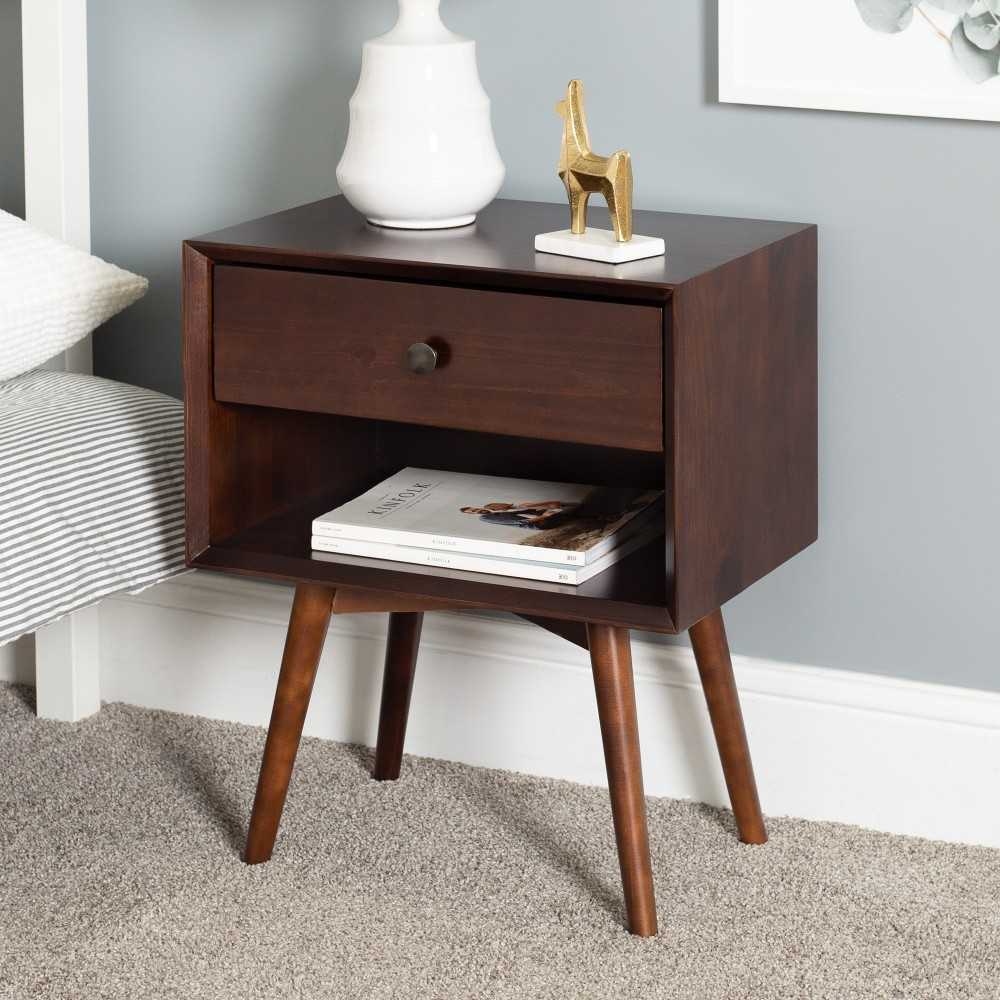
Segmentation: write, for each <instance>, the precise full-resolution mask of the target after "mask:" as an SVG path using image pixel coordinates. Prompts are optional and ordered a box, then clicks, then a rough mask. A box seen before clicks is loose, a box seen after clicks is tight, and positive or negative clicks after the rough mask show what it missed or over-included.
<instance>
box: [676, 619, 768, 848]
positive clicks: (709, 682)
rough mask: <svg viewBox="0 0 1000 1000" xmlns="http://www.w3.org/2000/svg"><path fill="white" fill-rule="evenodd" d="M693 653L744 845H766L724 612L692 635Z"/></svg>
mask: <svg viewBox="0 0 1000 1000" xmlns="http://www.w3.org/2000/svg"><path fill="white" fill-rule="evenodd" d="M688 634H689V635H690V636H691V646H692V647H693V648H694V655H695V659H696V660H697V661H698V671H699V673H700V674H701V686H702V688H703V690H704V692H705V700H706V701H707V702H708V714H709V715H710V716H711V719H712V728H713V729H714V730H715V742H716V744H717V745H718V747H719V757H720V758H721V759H722V771H723V774H725V776H726V787H727V788H728V789H729V801H730V802H731V803H732V806H733V814H734V815H735V817H736V826H737V829H738V830H739V832H740V840H742V841H743V843H745V844H765V843H767V828H766V827H765V826H764V817H763V816H762V815H761V811H760V800H759V799H758V797H757V782H756V781H755V780H754V776H753V764H752V763H751V761H750V747H749V745H748V743H747V734H746V730H745V729H744V728H743V713H742V712H741V711H740V696H739V693H738V692H737V690H736V679H735V678H734V677H733V661H732V658H731V657H730V655H729V643H728V642H727V641H726V626H725V624H724V623H723V621H722V612H721V611H713V612H712V614H710V615H709V616H708V617H707V618H703V619H702V620H701V621H700V622H698V623H697V624H696V625H692V626H691V628H690V629H689V630H688Z"/></svg>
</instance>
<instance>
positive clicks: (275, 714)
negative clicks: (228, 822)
mask: <svg viewBox="0 0 1000 1000" xmlns="http://www.w3.org/2000/svg"><path fill="white" fill-rule="evenodd" d="M332 607H333V590H331V589H330V588H329V587H317V586H312V585H310V584H300V585H299V586H298V587H296V588H295V600H294V602H293V603H292V616H291V619H290V620H289V623H288V636H287V638H286V639H285V652H284V655H283V656H282V659H281V672H280V674H279V675H278V687H277V690H276V692H275V695H274V708H273V710H272V712H271V724H270V726H269V727H268V730H267V741H266V743H265V744H264V759H263V762H262V763H261V767H260V778H259V779H258V782H257V794H256V796H255V797H254V802H253V812H252V814H251V816H250V831H249V833H248V834H247V843H246V851H245V853H244V860H245V861H246V862H247V864H251V865H255V864H260V863H261V862H262V861H267V860H268V859H269V858H270V857H271V854H272V852H273V850H274V841H275V838H276V837H277V835H278V824H279V823H280V822H281V812H282V810H283V809H284V807H285V797H286V796H287V794H288V783H289V781H291V777H292V768H293V767H294V766H295V756H296V754H297V753H298V750H299V743H300V742H301V739H302V727H303V725H304V724H305V720H306V712H307V711H308V709H309V699H310V697H311V695H312V689H313V682H314V681H315V680H316V669H317V667H318V666H319V658H320V656H321V655H322V653H323V643H324V641H325V640H326V632H327V629H328V628H329V625H330V612H331V609H332Z"/></svg>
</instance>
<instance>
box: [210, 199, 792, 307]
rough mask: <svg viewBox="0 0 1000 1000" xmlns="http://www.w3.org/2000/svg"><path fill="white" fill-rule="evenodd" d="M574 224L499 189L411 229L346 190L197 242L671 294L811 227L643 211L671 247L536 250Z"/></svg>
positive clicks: (457, 279) (247, 259) (304, 262)
mask: <svg viewBox="0 0 1000 1000" xmlns="http://www.w3.org/2000/svg"><path fill="white" fill-rule="evenodd" d="M565 228H566V205H565V203H562V204H557V203H553V204H550V203H547V202H530V201H511V200H508V199H503V198H498V199H497V200H496V201H494V202H493V203H492V204H491V205H488V206H487V207H486V208H484V209H483V211H482V212H480V213H479V216H478V217H477V219H476V224H475V225H474V226H466V227H464V228H463V229H452V230H444V231H440V232H436V233H435V232H423V233H405V232H399V231H394V230H390V229H379V228H377V227H375V226H371V225H369V224H368V223H367V222H366V221H365V220H364V219H363V218H362V217H361V216H360V215H358V213H357V212H355V211H354V209H353V208H351V206H350V205H349V204H348V203H347V200H346V199H345V198H343V197H336V198H325V199H323V200H322V201H316V202H312V203H311V204H308V205H301V206H299V207H298V208H292V209H289V210H288V211H285V212H278V213H277V214H275V215H269V216H266V217H264V218H261V219H254V220H252V221H250V222H244V223H241V224H240V225H237V226H232V227H230V228H229V229H224V230H220V231H218V232H215V233H209V234H206V235H204V236H200V237H198V238H197V239H195V240H193V241H192V243H193V244H194V246H195V247H196V248H197V249H200V250H202V251H203V252H205V253H207V254H208V255H209V256H210V257H211V258H212V259H213V260H216V261H219V262H225V263H228V262H237V263H252V264H263V265H268V266H279V267H293V268H299V269H303V270H317V271H330V272H337V273H341V274H366V275H370V276H374V277H379V278H402V279H404V280H408V281H441V282H445V283H448V284H455V285H464V286H469V285H475V286H478V287H481V288H504V289H516V290H518V291H525V290H527V291H547V292H556V293H559V294H568V295H584V296H588V297H594V296H599V297H604V298H612V299H620V300H623V301H625V300H628V301H638V302H653V303H663V302H665V301H666V300H667V299H668V298H669V297H670V293H671V290H672V289H673V288H675V287H676V286H678V285H682V284H684V283H685V282H687V281H690V280H691V279H692V278H696V277H698V276H700V275H704V274H707V273H709V272H711V271H714V270H716V269H717V268H720V267H722V266H723V265H725V264H727V263H728V262H729V261H732V260H736V259H738V258H740V257H745V256H746V255H748V254H751V253H754V252H755V251H757V250H759V249H761V248H762V247H766V246H770V245H771V244H772V243H775V242H777V241H780V240H783V239H785V238H786V237H789V236H792V235H794V234H795V233H798V232H801V231H802V230H803V229H805V228H806V227H805V226H803V225H801V224H799V223H794V222H767V221H761V220H758V219H731V218H724V217H717V216H710V215H680V214H676V213H671V212H644V211H637V212H636V213H635V231H636V232H637V233H642V234H643V235H645V236H659V237H662V239H663V240H664V241H665V242H666V244H667V253H666V256H663V257H653V258H651V259H649V260H640V261H634V262H632V263H629V264H619V265H611V264H601V263H599V262H597V261H590V260H575V259H573V258H570V257H560V256H558V255H556V254H548V253H536V252H535V236H536V235H537V234H538V233H545V232H551V231H553V230H558V229H565Z"/></svg>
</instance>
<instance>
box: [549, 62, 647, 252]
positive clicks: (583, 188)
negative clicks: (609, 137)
mask: <svg viewBox="0 0 1000 1000" xmlns="http://www.w3.org/2000/svg"><path fill="white" fill-rule="evenodd" d="M556 111H557V112H558V113H559V114H560V115H561V116H562V118H563V120H564V122H565V125H564V127H563V140H562V154H561V156H560V157H559V177H560V179H561V180H562V182H563V184H565V185H566V193H567V194H568V195H569V206H570V213H571V216H572V222H571V224H570V230H571V231H572V232H573V233H575V234H576V235H578V236H579V235H582V234H583V233H584V232H586V229H587V202H588V201H589V200H590V196H591V195H592V194H603V195H604V198H605V200H606V201H607V203H608V209H609V211H610V212H611V223H612V225H613V226H614V230H615V239H616V240H617V241H618V242H619V243H627V242H628V241H629V240H631V239H632V158H631V157H630V156H629V154H628V153H626V152H625V150H624V149H621V150H619V151H618V152H617V153H613V154H612V155H611V156H596V155H595V154H594V151H593V149H592V147H591V145H590V133H589V132H588V131H587V116H586V114H585V112H584V110H583V84H582V83H581V82H580V81H579V80H570V83H569V87H568V88H567V89H566V98H565V100H562V101H560V102H559V103H558V104H557V105H556Z"/></svg>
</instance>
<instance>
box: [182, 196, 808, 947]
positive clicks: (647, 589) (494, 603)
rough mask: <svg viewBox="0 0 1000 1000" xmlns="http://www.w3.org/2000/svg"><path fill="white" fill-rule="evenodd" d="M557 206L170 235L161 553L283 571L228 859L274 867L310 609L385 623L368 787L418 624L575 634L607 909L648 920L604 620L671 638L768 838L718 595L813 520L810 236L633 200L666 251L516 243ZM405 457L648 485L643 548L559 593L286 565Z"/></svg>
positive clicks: (624, 708) (315, 646)
mask: <svg viewBox="0 0 1000 1000" xmlns="http://www.w3.org/2000/svg"><path fill="white" fill-rule="evenodd" d="M565 215H566V209H565V207H564V206H560V205H546V204H532V203H526V202H515V201H497V202H495V203H494V204H493V205H491V206H490V207H489V208H488V209H487V210H486V211H484V212H483V213H482V214H481V215H480V217H479V220H478V222H477V224H476V225H475V226H472V227H468V228H466V229H459V230H450V231H443V232H436V233H409V232H394V231H389V230H378V229H374V228H373V227H371V226H369V225H367V224H366V223H365V222H364V221H363V220H362V219H361V218H360V217H359V216H358V215H357V214H355V212H354V211H353V210H352V209H351V208H350V207H349V206H348V204H347V203H346V202H345V201H344V199H343V198H330V199H327V200H325V201H319V202H316V203H315V204H312V205H305V206H303V207H301V208H296V209H293V210H291V211H288V212H282V213H279V214H278V215H272V216H269V217H267V218H265V219H259V220H257V221H255V222H249V223H246V224H244V225H240V226H236V227H234V228H232V229H227V230H224V231H222V232H219V233H214V234H212V235H209V236H204V237H201V238H200V239H196V240H191V241H189V242H187V243H185V245H184V368H185V388H186V397H187V493H188V511H187V513H188V521H187V543H188V560H189V563H190V565H191V566H196V567H199V568H202V569H211V570H222V571H226V572H230V573H239V574H243V575H248V576H258V577H265V578H269V579H273V580H284V581H288V582H292V583H294V584H295V585H296V592H295V602H294V606H293V610H292V617H291V622H290V623H289V629H288V639H287V643H286V646H285V654H284V658H283V660H282V665H281V672H280V676H279V678H278V690H277V694H276V696H275V702H274V712H273V715H272V718H271V726H270V730H269V732H268V737H267V744H266V748H265V751H264V761H263V765H262V767H261V774H260V783H259V785H258V789H257V796H256V800H255V802H254V808H253V815H252V818H251V822H250V833H249V837H248V840H247V847H246V860H247V861H248V862H260V861H266V860H267V859H268V858H269V857H270V856H271V851H272V849H273V846H274V840H275V836H276V834H277V829H278V822H279V819H280V816H281V810H282V807H283V805H284V800H285V794H286V791H287V788H288V782H289V778H290V776H291V771H292V766H293V763H294V760H295V754H296V751H297V749H298V744H299V739H300V736H301V732H302V725H303V721H304V719H305V714H306V709H307V707H308V703H309V695H310V692H311V689H312V684H313V678H314V677H315V672H316V666H317V663H318V660H319V655H320V651H321V649H322V646H323V641H324V637H325V635H326V631H327V626H328V624H329V620H330V615H331V613H333V614H336V613H345V612H359V611H388V612H390V613H391V614H390V619H389V645H388V651H387V654H386V666H385V678H384V682H383V693H382V708H381V716H380V721H379V733H378V745H377V749H376V763H375V777H376V778H378V779H380V780H383V779H394V778H396V777H398V775H399V766H400V757H401V755H402V751H403V737H404V733H405V729H406V717H407V709H408V706H409V700H410V691H411V686H412V683H413V675H414V666H415V663H416V657H417V647H418V643H419V639H420V627H421V622H422V619H423V613H424V612H425V611H461V610H463V609H470V608H495V609H502V610H504V611H510V612H513V613H515V614H517V615H520V616H522V617H524V618H527V619H529V620H531V621H533V622H535V623H536V624H538V625H539V626H541V627H542V628H545V629H548V630H550V631H552V632H555V633H557V634H559V635H561V636H563V637H565V638H566V639H568V640H569V641H570V642H574V643H576V644H577V645H579V646H581V647H583V648H584V649H587V650H589V652H590V657H591V661H592V665H593V672H594V682H595V686H596V690H597V708H598V716H599V719H600V724H601V732H602V734H603V738H604V752H605V757H606V760H607V768H608V783H609V786H610V793H611V805H612V810H613V814H614V823H615V833H616V837H617V841H618V852H619V857H620V861H621V870H622V881H623V884H624V892H625V904H626V910H627V914H628V925H629V929H630V930H631V931H632V932H633V933H635V934H641V935H650V934H655V933H656V909H655V903H654V899H653V885H652V876H651V867H650V858H649V848H648V843H647V834H646V811H645V803H644V799H643V787H642V769H641V764H640V757H639V737H638V732H637V728H636V713H635V695H634V690H633V682H632V667H631V660H630V652H629V630H630V629H633V628H636V629H644V630H648V631H654V632H666V633H674V632H680V631H682V630H684V629H688V630H689V631H690V635H691V642H692V645H693V647H694V651H695V655H696V657H697V660H698V666H699V669H700V671H701V679H702V684H703V687H704V690H705V696H706V699H707V701H708V710H709V713H710V715H711V719H712V724H713V727H714V730H715V736H716V740H717V742H718V747H719V754H720V757H721V759H722V767H723V770H724V772H725V776H726V782H727V785H728V788H729V794H730V797H731V800H732V805H733V811H734V813H735V815H736V822H737V824H738V827H739V832H740V837H741V839H742V840H744V841H746V842H747V843H752V844H760V843H763V842H764V841H765V840H766V836H767V835H766V832H765V828H764V821H763V818H762V817H761V813H760V806H759V804H758V801H757V791H756V787H755V784H754V777H753V770H752V767H751V763H750V754H749V750H748V747H747V741H746V736H745V734H744V730H743V720H742V717H741V713H740V706H739V699H738V696H737V692H736V687H735V684H734V681H733V673H732V666H731V663H730V657H729V651H728V647H727V643H726V635H725V630H724V627H723V622H722V616H721V613H720V611H719V609H720V607H721V606H722V605H723V604H724V603H725V602H726V601H727V600H729V598H731V597H733V596H734V595H735V594H738V593H739V592H740V591H741V590H743V589H744V588H746V587H748V586H749V585H750V584H752V583H753V582H754V581H755V580H758V579H760V578H761V577H762V576H764V575H765V574H766V573H769V572H770V571H771V570H772V569H774V568H775V567H776V566H778V565H780V564H781V563H783V562H784V561H785V560H786V559H789V558H790V557H791V556H793V555H795V553H797V552H799V551H801V550H802V549H803V548H805V547H806V546H807V545H809V544H810V543H811V542H813V541H814V540H815V538H816V520H817V470H816V423H817V421H816V229H815V227H813V226H804V225H794V224H789V223H778V222H756V221H748V220H741V219H722V218H712V217H707V216H694V215H665V214H658V213H651V212H638V213H636V220H635V224H636V228H637V230H638V231H639V232H642V233H647V234H649V235H653V236H662V237H663V238H664V239H665V240H666V244H667V256H666V257H665V258H654V259H651V260H645V261H638V262H635V263H632V264H623V265H618V266H617V267H616V266H612V265H606V264H598V263H593V262H589V261H582V260H573V259H570V258H563V257H556V256H551V255H547V254H536V253H535V252H534V250H533V240H534V236H535V234H536V233H539V232H546V231H549V230H553V229H558V228H560V227H562V226H563V225H564V224H565ZM423 344H428V345H430V346H432V347H433V348H434V349H435V351H436V352H437V364H436V367H434V368H433V370H430V371H426V372H424V373H421V374H416V373H414V372H413V371H412V370H411V369H410V367H409V365H408V361H407V358H408V351H409V348H410V347H411V346H414V345H423ZM425 353H427V356H428V357H430V356H431V355H430V354H429V352H425ZM408 465H412V466H418V467H425V468H440V469H448V470H455V471H462V472H475V473H487V474H493V475H502V476H521V477H525V478H532V479H545V480H564V481H575V482H584V483H593V484H598V485H616V484H617V485H622V486H641V487H657V488H662V489H665V490H666V524H665V529H666V534H665V538H661V539H659V540H658V541H657V542H656V543H654V544H650V545H648V546H647V547H646V548H645V549H642V550H640V551H638V552H636V553H634V554H633V555H631V556H629V557H628V558H627V559H625V560H624V561H622V562H620V563H618V564H617V565H615V566H613V567H611V568H610V569H608V570H607V571H605V572H604V573H602V574H600V575H599V576H597V577H595V578H594V579H592V580H590V581H588V582H587V583H585V584H583V585H581V586H579V587H569V586H564V585H558V584H544V583H537V582H533V581H532V582H529V581H518V580H512V579H510V578H501V577H491V576H487V575H482V574H474V573H460V572H454V571H447V570H437V569H429V568H427V567H416V566H407V565H405V564H402V563H377V562H374V561H371V560H348V559H345V560H344V561H343V562H338V561H336V560H331V559H323V560H319V559H314V558H312V554H311V551H310V525H311V522H312V519H313V517H314V516H316V515H317V514H320V513H322V512H324V511H326V510H329V509H330V508H332V507H335V506H337V505H338V504H340V503H343V502H344V501H346V500H348V499H350V498H351V497H353V496H355V495H357V494H358V493H361V492H363V491H364V490H366V489H368V488H369V487H370V486H372V485H374V484H375V483H377V482H379V481H380V480H382V479H383V478H385V477H387V476H388V475H390V474H391V473H393V472H396V471H398V470H399V469H400V468H402V467H404V466H408Z"/></svg>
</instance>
